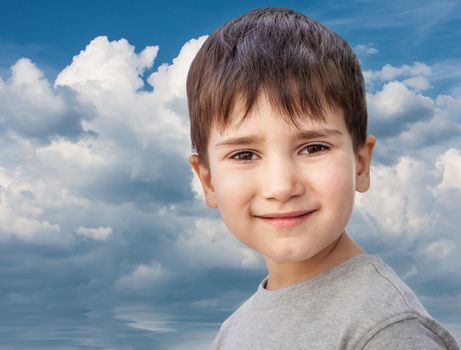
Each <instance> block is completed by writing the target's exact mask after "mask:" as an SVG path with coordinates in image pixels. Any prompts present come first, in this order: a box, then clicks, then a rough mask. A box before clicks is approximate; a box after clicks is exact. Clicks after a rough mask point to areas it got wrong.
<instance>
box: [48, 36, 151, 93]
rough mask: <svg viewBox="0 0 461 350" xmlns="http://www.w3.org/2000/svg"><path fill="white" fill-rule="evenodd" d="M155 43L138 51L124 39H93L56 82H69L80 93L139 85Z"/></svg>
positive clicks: (137, 86)
mask: <svg viewBox="0 0 461 350" xmlns="http://www.w3.org/2000/svg"><path fill="white" fill-rule="evenodd" d="M157 52H158V46H147V47H146V48H145V49H144V50H143V51H142V52H141V53H140V54H139V55H138V54H136V53H135V52H134V47H133V46H132V45H130V44H129V43H128V41H127V40H126V39H120V40H116V41H109V40H108V38H107V37H106V36H99V37H97V38H95V39H93V40H92V41H91V42H90V43H89V44H88V45H87V46H86V48H85V50H82V51H81V52H80V54H79V55H77V56H74V57H73V59H72V64H71V65H70V66H68V67H66V68H65V69H64V70H63V71H62V72H61V73H59V75H58V77H57V78H56V82H55V84H56V85H63V86H70V87H72V88H73V89H75V90H77V91H79V92H80V93H81V94H82V95H85V94H88V93H90V94H97V93H99V92H105V91H112V90H121V91H127V90H128V91H131V90H137V89H139V88H141V87H142V86H143V85H144V83H143V81H142V79H141V77H140V75H141V74H142V73H143V72H144V71H145V70H146V69H148V68H151V67H152V65H153V63H154V58H155V57H156V56H157Z"/></svg>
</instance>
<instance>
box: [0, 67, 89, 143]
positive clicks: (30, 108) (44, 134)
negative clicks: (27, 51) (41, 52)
mask: <svg viewBox="0 0 461 350" xmlns="http://www.w3.org/2000/svg"><path fill="white" fill-rule="evenodd" d="M85 110H86V106H84V105H78V104H76V103H75V101H73V99H72V96H71V95H70V94H66V92H65V91H57V90H56V89H54V88H53V87H52V86H50V84H49V82H48V81H47V80H46V78H45V77H44V74H43V72H42V71H41V70H40V69H38V68H37V67H36V66H35V64H34V63H32V62H31V61H30V60H29V59H27V58H21V59H19V60H18V61H17V62H16V63H15V64H14V65H13V66H12V67H11V77H10V79H9V80H7V81H6V82H3V81H2V80H1V79H0V115H2V119H1V120H0V126H2V129H3V130H2V131H3V132H8V131H12V132H15V133H19V134H21V135H24V136H26V137H34V138H37V139H46V138H48V137H49V136H53V135H56V134H64V135H74V134H78V133H80V132H81V131H82V130H81V120H82V119H84V118H85Z"/></svg>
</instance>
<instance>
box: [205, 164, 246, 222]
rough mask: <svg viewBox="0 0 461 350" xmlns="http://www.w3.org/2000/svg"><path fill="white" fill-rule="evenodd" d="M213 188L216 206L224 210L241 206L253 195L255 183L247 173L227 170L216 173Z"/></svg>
mask: <svg viewBox="0 0 461 350" xmlns="http://www.w3.org/2000/svg"><path fill="white" fill-rule="evenodd" d="M214 188H215V193H216V199H217V201H218V206H219V208H220V209H221V211H222V212H223V211H224V212H225V211H228V210H232V211H234V210H236V209H237V208H242V205H244V204H245V202H247V201H248V200H249V199H250V198H252V197H253V195H254V193H253V192H254V189H255V185H254V182H253V180H252V176H250V175H249V174H245V173H242V171H239V172H233V171H232V170H227V171H225V172H220V173H219V174H216V177H215V181H214ZM224 212H223V213H222V214H223V215H225V213H224Z"/></svg>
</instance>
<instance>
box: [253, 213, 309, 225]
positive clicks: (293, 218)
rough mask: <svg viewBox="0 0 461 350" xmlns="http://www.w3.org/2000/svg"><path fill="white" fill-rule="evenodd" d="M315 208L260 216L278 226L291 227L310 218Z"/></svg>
mask: <svg viewBox="0 0 461 350" xmlns="http://www.w3.org/2000/svg"><path fill="white" fill-rule="evenodd" d="M314 212H315V210H302V211H293V212H289V213H270V214H265V215H259V216H258V218H260V219H262V220H264V221H265V222H266V223H268V224H270V225H272V226H274V227H276V228H291V227H295V226H298V225H299V224H301V223H302V222H304V221H305V220H306V219H308V218H309V217H310V216H311V215H312V213H314Z"/></svg>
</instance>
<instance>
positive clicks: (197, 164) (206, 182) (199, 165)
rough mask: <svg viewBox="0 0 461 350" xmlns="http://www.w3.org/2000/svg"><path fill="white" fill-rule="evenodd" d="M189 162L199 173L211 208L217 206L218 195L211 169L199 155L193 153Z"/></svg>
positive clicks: (206, 199)
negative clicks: (213, 183)
mask: <svg viewBox="0 0 461 350" xmlns="http://www.w3.org/2000/svg"><path fill="white" fill-rule="evenodd" d="M189 163H190V165H191V166H192V169H194V172H195V173H196V174H197V176H198V178H199V180H200V182H201V184H202V188H203V194H204V195H205V201H206V204H207V206H208V207H209V208H217V207H218V205H217V201H216V195H215V191H214V188H213V185H212V183H211V173H210V170H209V169H208V168H207V167H206V166H205V164H203V162H202V161H201V159H200V158H199V156H198V155H195V154H194V155H191V156H190V157H189Z"/></svg>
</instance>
